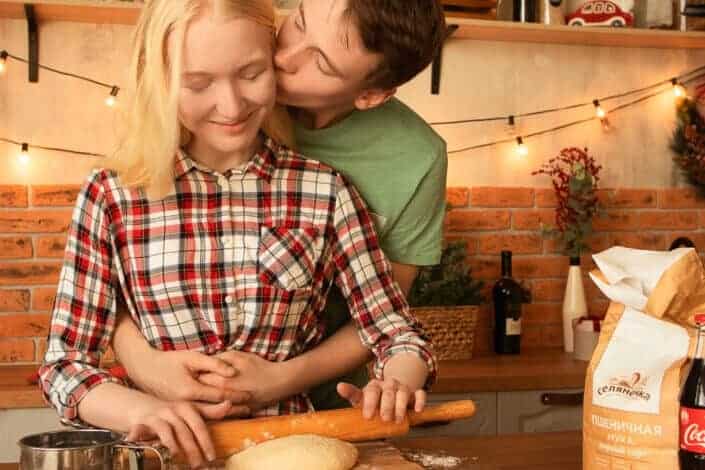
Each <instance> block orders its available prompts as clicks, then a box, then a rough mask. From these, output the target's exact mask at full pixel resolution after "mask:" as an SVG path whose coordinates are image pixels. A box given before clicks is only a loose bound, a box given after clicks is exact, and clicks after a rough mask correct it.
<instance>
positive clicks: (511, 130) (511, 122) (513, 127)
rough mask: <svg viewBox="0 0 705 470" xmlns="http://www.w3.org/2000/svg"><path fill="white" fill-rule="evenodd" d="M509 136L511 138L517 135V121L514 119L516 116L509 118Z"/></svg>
mask: <svg viewBox="0 0 705 470" xmlns="http://www.w3.org/2000/svg"><path fill="white" fill-rule="evenodd" d="M506 130H507V134H508V135H509V136H510V137H514V136H515V135H516V133H517V128H516V121H515V119H514V116H509V117H508V118H507V129H506Z"/></svg>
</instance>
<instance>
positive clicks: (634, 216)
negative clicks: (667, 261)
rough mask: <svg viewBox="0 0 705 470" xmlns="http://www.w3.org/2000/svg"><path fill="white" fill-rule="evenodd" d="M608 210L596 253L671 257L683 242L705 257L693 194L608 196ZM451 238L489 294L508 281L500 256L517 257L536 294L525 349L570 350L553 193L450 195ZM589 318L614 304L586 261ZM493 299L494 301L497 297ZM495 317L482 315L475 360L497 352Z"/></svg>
mask: <svg viewBox="0 0 705 470" xmlns="http://www.w3.org/2000/svg"><path fill="white" fill-rule="evenodd" d="M599 197H600V200H601V202H602V204H603V206H604V208H605V211H604V214H603V215H602V217H600V218H597V219H595V220H594V222H593V227H594V229H595V234H594V236H593V237H592V238H591V240H590V245H591V249H592V251H593V252H599V251H601V250H604V249H606V248H609V247H610V246H613V245H623V246H628V247H632V248H641V249H653V250H665V249H668V247H669V245H670V244H671V242H672V241H673V240H674V239H675V238H677V237H679V236H687V237H689V238H690V239H691V240H692V241H693V242H694V243H695V245H696V247H697V248H698V251H700V252H701V254H702V252H703V251H705V198H701V197H699V196H698V195H697V193H696V192H695V191H693V190H692V189H658V190H657V189H607V190H601V191H600V194H599ZM448 203H449V205H450V207H451V208H450V211H449V214H448V217H447V220H446V237H447V238H449V239H459V240H465V241H466V242H467V250H468V254H469V256H470V264H471V267H472V269H473V275H474V277H476V278H479V279H482V280H484V281H485V283H486V286H485V287H486V290H487V291H489V290H490V289H491V287H492V284H493V283H494V281H495V280H496V279H497V278H498V276H499V275H500V260H499V256H498V255H499V252H500V251H501V250H504V249H509V250H512V251H513V252H514V263H513V265H514V266H513V275H514V278H516V279H517V280H520V281H522V282H523V283H524V284H525V285H526V286H527V287H528V288H529V289H530V290H531V293H532V297H533V302H532V303H531V304H530V305H526V306H525V308H524V311H523V312H524V317H523V319H524V324H523V332H522V346H525V347H544V346H547V347H562V345H563V338H562V326H561V308H562V299H563V291H564V289H565V277H566V274H567V272H568V260H567V259H566V257H565V256H562V255H561V254H560V252H559V246H558V244H557V243H556V241H554V240H547V239H544V238H543V237H542V235H541V223H542V222H543V223H547V224H553V222H554V217H555V212H554V208H555V205H556V201H555V197H554V193H553V189H544V188H494V187H473V188H449V190H448ZM582 265H583V272H584V275H585V279H584V286H585V290H586V297H587V299H588V304H589V310H590V313H591V314H593V315H602V314H603V313H604V311H605V309H606V308H607V299H606V298H605V297H604V296H603V295H602V294H601V293H600V291H599V290H598V289H597V288H595V286H594V285H593V284H592V282H591V281H590V280H589V278H588V277H587V273H588V271H589V270H590V269H592V268H594V265H593V263H592V260H591V259H590V256H589V255H588V256H584V257H583V262H582ZM486 295H487V298H488V299H489V295H488V294H486ZM491 323H492V322H491V320H490V309H489V308H484V309H483V312H482V314H481V315H480V322H479V329H478V331H477V332H476V336H475V354H478V355H480V354H484V353H487V352H489V351H490V350H491V329H490V328H491Z"/></svg>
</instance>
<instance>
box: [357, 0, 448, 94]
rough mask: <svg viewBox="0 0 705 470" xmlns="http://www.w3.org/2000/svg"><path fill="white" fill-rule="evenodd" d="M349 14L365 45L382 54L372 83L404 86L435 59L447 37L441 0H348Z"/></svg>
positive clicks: (384, 87) (383, 87)
mask: <svg viewBox="0 0 705 470" xmlns="http://www.w3.org/2000/svg"><path fill="white" fill-rule="evenodd" d="M347 14H348V15H349V17H350V20H352V22H353V23H354V24H355V25H356V26H357V28H358V31H359V34H360V37H361V38H362V42H363V44H364V45H365V48H367V50H369V51H370V52H373V53H378V54H381V55H382V62H381V63H380V65H379V67H377V69H376V70H375V71H374V72H372V74H370V76H369V77H368V79H369V82H370V85H371V86H373V87H379V88H382V89H391V88H394V87H397V86H399V85H402V84H404V83H406V82H408V81H409V80H411V79H412V78H414V77H415V76H416V75H417V74H418V73H419V72H421V71H422V70H423V69H425V68H426V67H427V66H428V64H430V63H431V61H433V59H434V58H435V56H436V54H438V53H439V51H440V48H441V46H442V44H443V40H444V38H445V29H446V27H445V16H444V14H443V7H442V6H441V2H440V1H439V0H348V8H347Z"/></svg>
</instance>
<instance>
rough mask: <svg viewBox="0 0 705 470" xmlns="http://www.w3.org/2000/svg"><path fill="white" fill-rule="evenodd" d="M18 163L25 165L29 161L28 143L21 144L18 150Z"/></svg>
mask: <svg viewBox="0 0 705 470" xmlns="http://www.w3.org/2000/svg"><path fill="white" fill-rule="evenodd" d="M19 159H20V163H21V164H23V165H27V164H28V163H29V145H28V144H22V150H20V157H19Z"/></svg>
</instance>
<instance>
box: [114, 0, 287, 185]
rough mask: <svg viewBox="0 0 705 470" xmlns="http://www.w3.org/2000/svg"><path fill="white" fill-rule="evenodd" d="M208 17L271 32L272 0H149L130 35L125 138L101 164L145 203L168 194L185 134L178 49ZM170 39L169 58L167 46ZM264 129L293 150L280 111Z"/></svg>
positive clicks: (272, 28)
mask: <svg viewBox="0 0 705 470" xmlns="http://www.w3.org/2000/svg"><path fill="white" fill-rule="evenodd" d="M206 12H207V13H209V14H211V15H213V17H215V18H218V19H221V18H222V19H230V18H234V17H245V18H249V19H251V20H253V21H255V22H257V23H258V24H260V25H263V26H266V27H268V28H271V30H272V41H274V33H275V29H274V28H275V26H274V22H275V15H274V7H273V6H272V1H271V0H148V1H147V2H146V3H145V5H144V7H143V9H142V14H141V16H140V19H139V21H138V23H137V28H136V30H135V34H134V39H133V41H134V44H133V55H132V61H131V65H130V77H129V84H130V89H129V90H128V93H129V96H130V102H129V103H127V106H126V114H125V116H124V130H123V132H124V136H123V137H122V139H121V141H120V143H119V145H118V147H117V149H116V150H115V152H114V153H113V154H112V155H111V156H110V158H108V159H107V161H106V162H104V164H103V165H101V166H102V167H104V168H110V169H113V170H115V171H116V172H117V174H118V175H119V177H120V181H121V183H122V184H123V185H125V186H127V187H141V188H144V189H145V190H146V191H147V194H148V196H149V197H150V199H161V198H163V197H165V196H167V195H168V194H169V193H170V192H172V191H173V187H174V161H175V157H176V154H177V152H178V149H179V147H180V146H182V145H185V144H186V143H187V142H188V139H189V133H188V131H187V130H186V129H184V128H183V127H182V126H181V124H180V122H179V116H178V97H179V88H180V85H181V69H182V54H183V53H182V50H183V43H184V37H185V34H186V29H187V27H188V24H189V22H190V21H192V20H193V19H194V18H196V17H197V16H198V15H200V14H204V13H206ZM170 38H171V40H173V41H174V43H173V46H174V47H173V49H172V52H173V53H172V54H171V55H168V54H167V51H168V41H169V40H170ZM263 130H264V131H265V133H267V134H268V135H269V136H270V137H271V138H272V139H274V140H276V141H278V142H279V143H281V144H284V145H288V146H293V132H292V130H291V122H290V120H289V116H288V113H287V111H286V109H285V108H283V107H280V106H276V107H275V109H274V110H273V111H272V113H271V114H270V115H269V116H268V117H267V119H266V120H265V123H264V124H263Z"/></svg>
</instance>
